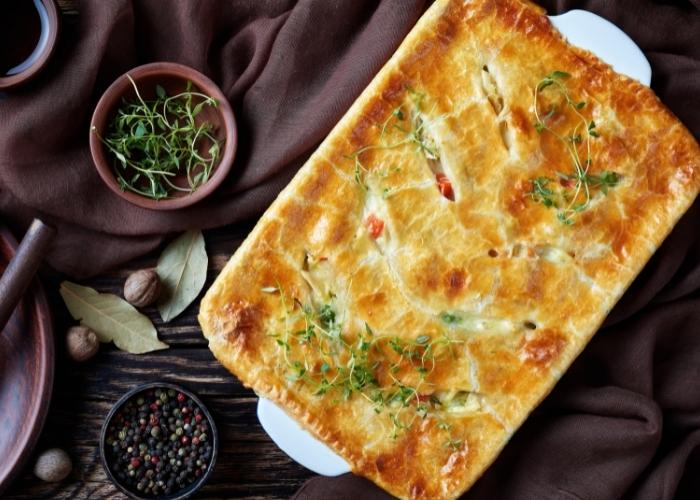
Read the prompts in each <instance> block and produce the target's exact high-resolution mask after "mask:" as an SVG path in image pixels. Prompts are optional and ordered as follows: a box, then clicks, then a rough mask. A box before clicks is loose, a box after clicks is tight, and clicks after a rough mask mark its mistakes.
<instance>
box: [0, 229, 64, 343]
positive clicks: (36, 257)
mask: <svg viewBox="0 0 700 500" xmlns="http://www.w3.org/2000/svg"><path fill="white" fill-rule="evenodd" d="M54 234H56V230H55V229H54V228H52V227H51V226H48V225H46V224H44V223H43V222H41V221H40V220H39V219H34V221H33V222H32V225H31V226H29V230H28V231H27V234H25V235H24V238H23V239H22V243H20V245H19V247H18V248H17V252H16V253H15V256H14V257H13V258H12V260H11V261H10V263H9V264H8V265H7V268H6V269H5V272H4V273H3V275H2V277H0V332H2V330H3V328H5V325H6V324H7V321H8V320H9V319H10V316H11V315H12V312H13V311H14V310H15V307H17V304H18V303H19V301H20V299H21V298H22V295H24V292H25V291H26V290H27V288H28V287H29V284H30V283H31V282H32V279H33V278H34V275H35V274H36V272H37V270H38V269H39V265H40V264H41V261H42V259H43V258H44V255H46V251H47V250H48V248H49V245H50V244H51V241H52V240H53V237H54Z"/></svg>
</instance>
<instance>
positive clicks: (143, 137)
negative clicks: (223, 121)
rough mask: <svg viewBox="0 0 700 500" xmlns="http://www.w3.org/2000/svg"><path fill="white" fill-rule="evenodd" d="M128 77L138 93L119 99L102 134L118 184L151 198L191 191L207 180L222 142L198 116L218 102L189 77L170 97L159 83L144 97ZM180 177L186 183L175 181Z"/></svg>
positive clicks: (214, 165)
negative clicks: (151, 95) (194, 88)
mask: <svg viewBox="0 0 700 500" xmlns="http://www.w3.org/2000/svg"><path fill="white" fill-rule="evenodd" d="M127 77H128V78H129V81H130V82H131V85H132V86H133V88H134V92H135V94H136V97H135V98H133V99H124V100H123V101H122V104H121V106H120V107H119V109H118V110H117V113H116V116H115V117H114V119H113V120H112V122H111V123H110V125H109V127H108V129H107V135H106V136H105V137H100V140H101V141H102V143H103V144H104V145H105V146H106V147H107V149H108V150H109V152H110V153H111V154H112V156H113V158H114V172H115V175H116V178H117V182H119V186H120V187H121V189H122V190H125V191H127V190H128V191H132V192H134V193H137V194H140V195H142V196H146V197H148V198H152V199H155V200H161V199H165V198H169V197H171V196H173V195H174V194H175V193H176V192H185V193H192V192H194V191H195V190H196V189H197V188H198V187H200V186H202V185H203V184H205V183H206V182H207V181H208V180H209V178H210V176H211V174H212V171H213V170H214V168H215V167H216V164H217V162H218V161H219V155H220V152H221V146H222V141H220V140H218V139H216V137H214V126H213V125H212V124H211V123H209V122H207V121H203V120H198V119H197V116H198V115H199V114H200V112H201V111H202V109H204V107H205V106H212V107H217V106H218V102H217V101H216V99H213V98H212V97H209V96H207V95H205V94H202V93H199V92H194V91H192V82H187V87H186V89H185V91H184V92H180V93H178V94H176V95H173V96H168V94H167V92H166V91H165V89H164V88H163V87H161V86H160V85H157V86H156V97H155V98H154V99H148V100H147V99H144V98H143V97H142V96H141V93H140V92H139V89H138V87H137V86H136V83H135V82H134V80H133V79H132V78H131V77H130V76H129V75H127ZM92 130H93V133H95V134H97V130H96V129H95V128H94V127H93V129H92ZM178 176H180V177H184V178H185V180H186V182H178V180H176V178H177V177H178Z"/></svg>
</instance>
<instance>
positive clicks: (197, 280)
mask: <svg viewBox="0 0 700 500" xmlns="http://www.w3.org/2000/svg"><path fill="white" fill-rule="evenodd" d="M208 262H209V259H208V257H207V252H206V250H205V248H204V236H203V235H202V232H201V231H187V232H186V233H184V234H182V235H181V236H179V237H178V238H176V239H175V240H174V241H173V242H172V243H170V245H168V246H167V247H166V248H165V250H163V253H162V254H161V256H160V258H159V259H158V267H156V273H158V277H159V278H160V281H161V282H162V284H163V293H162V295H161V297H160V300H159V301H158V311H160V316H161V318H163V321H165V322H166V323H167V322H168V321H170V320H171V319H173V318H175V317H176V316H177V315H178V314H180V313H181V312H182V311H184V310H185V309H186V308H187V306H189V305H190V304H191V303H192V302H193V301H194V299H196V298H197V295H199V292H201V291H202V288H203V287H204V282H205V281H206V279H207V264H208Z"/></svg>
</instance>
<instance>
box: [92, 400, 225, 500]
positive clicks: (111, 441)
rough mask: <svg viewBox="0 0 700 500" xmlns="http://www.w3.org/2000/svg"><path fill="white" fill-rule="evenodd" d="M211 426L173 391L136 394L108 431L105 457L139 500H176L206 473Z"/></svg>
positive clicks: (114, 473) (117, 413) (117, 477)
mask: <svg viewBox="0 0 700 500" xmlns="http://www.w3.org/2000/svg"><path fill="white" fill-rule="evenodd" d="M211 432H212V430H211V424H210V423H209V421H208V420H207V417H206V416H205V414H204V413H203V411H202V409H201V408H199V406H198V405H197V403H195V402H194V401H193V400H192V399H191V398H189V397H188V396H187V395H185V394H183V393H182V392H178V391H175V390H173V389H148V390H145V391H144V392H141V393H138V394H136V395H134V396H133V397H132V398H131V399H130V400H128V401H127V402H126V403H125V404H124V405H123V406H122V407H121V408H120V409H119V410H118V411H117V412H116V413H115V414H114V417H113V418H112V420H111V422H110V423H109V426H108V428H107V434H106V442H105V456H106V458H107V463H108V466H109V468H110V470H111V471H112V474H113V475H114V477H115V478H116V479H117V481H119V482H120V483H121V484H122V485H123V486H124V487H125V488H127V489H128V490H130V491H133V492H134V493H136V494H137V495H139V496H143V497H155V496H162V495H166V496H167V495H172V494H175V493H177V492H179V491H180V490H183V489H185V488H187V487H189V486H190V485H191V484H192V483H194V482H196V481H197V480H199V478H200V477H201V476H202V475H203V474H204V473H205V472H206V470H207V467H209V463H210V462H211V459H212V442H211V441H212V435H211Z"/></svg>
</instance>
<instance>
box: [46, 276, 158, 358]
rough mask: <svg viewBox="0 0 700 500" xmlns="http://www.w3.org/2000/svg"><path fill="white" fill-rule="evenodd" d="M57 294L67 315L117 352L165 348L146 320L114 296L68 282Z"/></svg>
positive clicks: (136, 352)
mask: <svg viewBox="0 0 700 500" xmlns="http://www.w3.org/2000/svg"><path fill="white" fill-rule="evenodd" d="M60 292H61V297H63V301H64V302H65V303H66V306H67V307H68V310H69V311H70V314H71V316H73V318H75V319H76V320H78V321H80V324H81V325H83V326H86V327H88V328H90V329H91V330H93V331H94V332H95V333H96V334H97V337H98V338H99V339H100V342H110V341H114V344H115V345H116V346H117V347H118V348H119V349H122V350H123V351H128V352H130V353H132V354H143V353H145V352H150V351H156V350H159V349H167V348H168V347H169V346H168V344H165V343H163V342H161V341H160V340H158V332H157V331H156V328H155V327H154V326H153V323H151V320H150V319H148V318H147V317H146V316H144V315H143V314H141V313H140V312H138V311H137V310H136V309H135V308H134V307H133V306H132V305H131V304H129V303H128V302H126V301H125V300H123V299H121V298H119V297H117V296H116V295H112V294H111V293H99V292H97V291H96V290H93V289H92V288H89V287H85V286H80V285H76V284H75V283H71V282H70V281H64V282H63V283H61V289H60Z"/></svg>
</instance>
